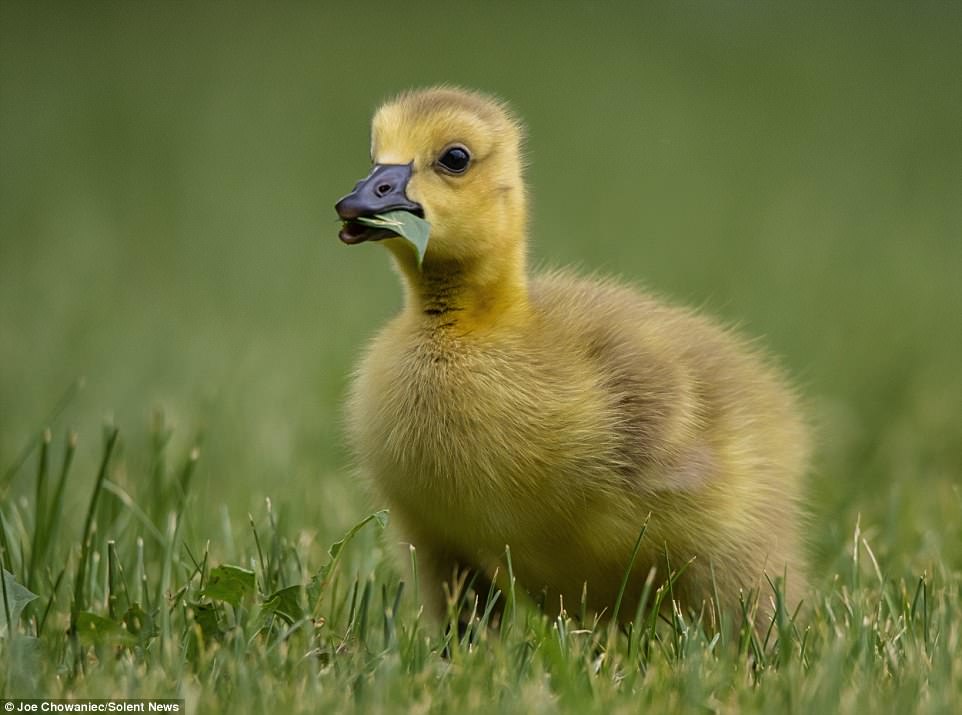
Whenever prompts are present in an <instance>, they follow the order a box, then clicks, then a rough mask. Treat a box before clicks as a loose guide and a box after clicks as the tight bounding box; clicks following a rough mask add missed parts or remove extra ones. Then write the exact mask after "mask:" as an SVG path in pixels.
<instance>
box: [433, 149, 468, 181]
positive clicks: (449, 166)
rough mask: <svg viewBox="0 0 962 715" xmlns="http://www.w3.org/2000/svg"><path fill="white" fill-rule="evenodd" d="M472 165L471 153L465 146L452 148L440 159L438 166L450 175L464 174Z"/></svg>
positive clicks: (445, 151) (446, 150)
mask: <svg viewBox="0 0 962 715" xmlns="http://www.w3.org/2000/svg"><path fill="white" fill-rule="evenodd" d="M470 163H471V153H470V152H469V151H468V150H467V149H466V148H464V147H463V146H452V147H448V148H447V149H445V150H444V153H443V154H441V156H440V157H439V158H438V166H439V167H440V168H441V169H443V170H444V171H446V172H448V173H449V174H463V173H464V172H465V171H466V170H467V168H468V164H470Z"/></svg>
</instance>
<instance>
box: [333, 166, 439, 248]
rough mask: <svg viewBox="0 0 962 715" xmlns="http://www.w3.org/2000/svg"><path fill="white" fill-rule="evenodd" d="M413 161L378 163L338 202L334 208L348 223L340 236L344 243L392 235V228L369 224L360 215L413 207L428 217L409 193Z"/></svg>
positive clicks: (415, 211)
mask: <svg viewBox="0 0 962 715" xmlns="http://www.w3.org/2000/svg"><path fill="white" fill-rule="evenodd" d="M411 172H412V164H375V165H374V169H373V170H372V171H371V173H370V174H368V175H367V176H366V177H365V178H363V179H361V180H360V181H359V182H357V186H355V187H354V191H352V192H351V193H349V194H348V195H347V196H345V197H344V198H342V199H341V200H340V201H338V202H337V203H336V204H334V210H335V211H337V215H338V216H339V217H340V219H341V220H342V221H344V226H343V227H342V228H341V231H340V233H339V234H338V236H339V237H340V239H341V240H342V241H344V243H352V244H353V243H362V242H363V241H376V240H380V239H382V238H386V237H388V236H392V235H394V234H392V233H391V232H390V231H385V230H384V229H378V228H372V227H370V226H365V225H364V224H362V223H360V222H358V221H357V220H356V219H358V218H360V217H362V216H373V215H374V214H381V213H385V212H387V211H410V212H411V213H413V214H417V215H418V216H421V217H422V218H423V217H424V209H423V208H422V207H421V204H419V203H417V202H416V201H411V199H409V198H408V197H407V194H406V193H405V191H406V190H407V185H408V181H410V180H411Z"/></svg>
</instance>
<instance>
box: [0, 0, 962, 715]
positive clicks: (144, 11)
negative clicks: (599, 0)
mask: <svg viewBox="0 0 962 715" xmlns="http://www.w3.org/2000/svg"><path fill="white" fill-rule="evenodd" d="M449 12H452V13H453V11H449ZM439 13H440V10H439V9H438V7H437V6H436V5H434V4H430V5H429V4H421V3H417V2H414V3H409V4H407V5H405V6H404V7H403V8H401V7H394V6H391V7H386V6H385V7H383V8H375V7H373V6H368V7H354V6H351V7H347V6H345V7H336V6H334V5H333V4H318V5H317V6H307V5H304V6H302V5H294V4H285V5H283V6H281V5H277V6H272V7H269V8H268V7H267V6H260V5H256V4H237V5H198V6H176V7H175V6H170V5H167V4H163V3H136V4H135V3H128V4H116V5H109V4H95V5H87V6H85V7H80V6H75V5H74V4H70V3H64V4H58V3H48V4H43V5H40V4H37V3H32V2H13V1H5V2H3V3H0V539H2V540H0V556H2V565H3V569H4V577H3V579H2V580H0V586H2V589H0V591H2V594H0V699H2V698H8V697H98V698H106V697H118V698H119V697H177V698H183V699H185V700H186V702H187V705H188V712H190V713H194V712H231V711H255V712H257V711H263V712H302V711H303V712H332V711H334V712H339V711H342V710H351V709H358V710H362V711H372V712H379V711H414V712H446V711H449V710H450V711H462V712H467V711H476V712H501V711H503V712H524V713H527V712H557V711H565V712H592V711H594V712H605V713H607V712H622V711H624V712H629V711H632V712H635V711H642V710H651V711H653V712H682V711H692V712H731V713H735V712H738V713H743V712H749V713H750V712H756V711H774V712H808V711H812V712H836V711H837V712H847V713H866V712H873V713H874V712H893V713H894V712H898V713H903V712H933V713H935V712H946V713H954V712H958V711H959V710H960V708H962V370H960V369H959V367H958V364H959V358H958V356H959V355H960V354H962V318H960V316H962V280H960V278H959V275H960V271H962V240H960V238H962V202H960V201H959V197H960V196H962V171H960V167H962V121H960V118H962V92H960V91H959V87H958V77H959V76H960V75H962V48H960V45H959V42H958V37H959V34H960V31H962V10H960V8H959V6H957V5H950V4H942V3H931V4H928V3H917V4H912V5H911V6H909V5H905V6H901V5H896V4H892V6H889V5H887V4H878V3H873V4H866V5H864V6H860V5H859V4H857V3H855V4H850V5H847V6H846V7H845V8H843V9H840V8H831V7H830V6H828V5H825V6H817V5H809V4H806V5H805V6H801V5H799V6H797V7H792V6H789V5H787V4H785V5H778V6H772V7H764V6H753V5H729V4H724V5H720V4H704V5H696V4H694V3H670V4H647V5H645V6H636V4H633V3H624V4H623V6H622V7H620V8H617V9H615V8H606V9H604V10H602V9H599V8H596V7H594V6H592V5H584V6H571V7H566V8H565V9H564V11H561V10H560V9H558V8H557V7H555V6H553V5H552V6H547V5H546V6H540V5H538V4H536V3H525V4H523V5H521V6H520V7H510V6H508V5H507V4H505V5H500V4H498V3H495V4H494V5H483V6H482V5H481V4H478V5H472V6H468V7H465V8H461V9H460V10H458V11H457V13H456V15H455V14H450V15H446V16H445V15H441V14H439ZM442 81H448V82H455V83H459V84H464V85H466V86H471V87H478V88H480V89H484V90H487V91H493V92H496V93H498V94H500V95H502V96H504V97H505V98H506V99H508V100H510V101H511V102H512V104H513V105H514V107H515V108H516V109H517V110H518V112H519V114H520V115H521V116H523V117H524V118H525V120H526V122H527V124H528V129H529V139H528V144H527V147H528V152H529V158H530V167H529V171H528V179H529V182H530V188H531V191H532V198H533V207H532V248H531V255H532V258H533V262H534V263H535V264H536V265H543V266H558V265H576V266H580V267H582V268H583V269H584V270H585V271H586V272H590V271H597V272H600V273H611V274H616V275H619V276H621V277H622V278H623V279H625V280H626V281H628V282H631V283H634V284H637V285H645V286H647V287H649V288H651V289H652V290H655V291H656V292H658V293H660V294H663V295H666V296H670V297H671V298H672V299H674V300H676V301H678V302H681V303H685V304H689V305H697V306H702V307H703V308H704V310H706V311H707V312H709V313H711V314H713V315H717V316H718V317H719V318H720V319H722V320H725V321H729V322H731V323H737V324H739V325H740V326H741V327H742V329H743V330H744V331H745V332H747V333H749V334H751V335H756V336H759V337H760V339H761V340H762V341H763V343H764V344H765V345H766V346H767V347H768V348H770V349H771V351H772V352H774V353H775V354H777V355H779V356H780V357H781V359H782V362H783V363H784V365H785V366H786V368H787V369H788V371H789V372H790V373H791V374H793V375H794V376H796V379H797V381H798V383H799V385H800V391H801V392H802V394H803V395H804V396H805V398H806V401H807V407H808V410H809V414H810V416H811V419H812V422H813V424H814V425H815V428H816V432H817V442H818V447H817V457H816V460H815V463H814V464H813V466H812V470H811V478H810V489H809V503H810V512H811V520H810V523H809V526H808V529H809V543H810V552H811V563H812V572H813V574H814V583H813V593H812V594H811V597H810V598H809V599H808V601H807V603H806V604H805V605H804V606H803V608H802V610H801V611H800V612H798V613H789V612H786V611H784V610H783V609H782V610H779V611H778V613H777V616H776V619H775V621H774V622H773V623H772V626H771V628H769V629H761V630H754V629H752V628H749V627H748V626H747V625H746V624H747V623H748V622H749V619H748V618H746V612H747V611H750V609H751V596H746V602H745V609H744V611H739V612H734V613H718V612H716V611H715V610H714V609H713V607H712V606H711V605H708V606H706V608H705V609H703V610H702V611H701V612H698V613H683V612H677V611H676V612H674V613H671V612H670V611H669V612H668V613H669V615H668V616H667V617H656V616H653V615H652V614H653V613H658V612H659V611H658V609H657V608H656V609H654V610H652V609H645V610H641V611H640V612H639V613H637V614H635V618H634V621H633V623H632V625H631V626H630V627H628V628H625V629H623V630H618V629H615V628H612V627H610V626H608V625H606V624H604V623H601V624H595V623H593V622H590V621H586V620H584V619H581V618H580V617H579V608H578V605H577V604H569V611H570V612H569V613H568V614H565V615H563V616H562V617H560V618H557V619H553V618H548V617H547V616H545V615H543V614H542V613H541V611H540V610H539V609H538V608H537V605H536V604H533V603H531V602H530V599H528V598H527V597H526V596H525V595H524V594H523V593H521V592H520V590H519V591H518V592H509V593H492V594H488V593H484V594H479V597H478V599H477V601H476V602H475V600H474V599H472V598H466V599H462V600H456V601H454V602H452V604H451V610H452V617H456V616H455V613H456V612H458V611H460V613H461V617H462V619H465V620H467V622H468V624H467V627H466V628H465V629H462V630H463V633H462V634H461V635H460V636H457V637H453V636H451V635H450V633H451V631H449V630H447V629H445V628H444V627H443V626H439V625H437V624H433V623H431V622H430V621H428V620H427V619H426V618H424V617H423V616H422V615H420V613H419V607H418V603H417V602H416V599H415V597H414V595H413V594H414V593H415V591H416V588H415V584H414V583H411V582H410V581H411V579H410V578H409V577H408V576H407V575H406V573H405V572H404V571H402V570H401V569H399V568H398V567H397V565H396V564H393V563H391V562H390V561H389V560H388V559H387V558H386V556H385V555H386V553H387V552H388V550H389V548H390V547H391V545H390V544H386V543H385V540H384V538H383V529H382V525H383V523H384V521H385V520H386V519H389V518H390V515H386V514H384V513H383V512H380V511H379V509H381V507H382V505H379V504H377V503H375V502H373V501H372V500H370V499H369V498H368V497H367V495H366V494H365V493H364V490H363V488H362V487H361V485H360V484H359V482H358V480H357V479H356V477H355V475H354V472H353V469H352V461H351V457H350V455H349V454H348V453H347V452H346V450H345V447H344V438H343V428H342V412H341V404H342V400H343V395H344V391H345V386H346V384H347V381H348V379H349V376H350V374H351V370H352V369H353V367H354V364H355V360H356V358H357V356H358V355H359V353H360V351H361V350H362V349H363V345H364V342H365V340H367V339H368V338H369V337H370V336H371V335H372V334H373V332H374V331H375V330H376V329H377V327H378V326H379V325H380V324H381V323H382V322H383V321H384V320H386V319H387V318H388V317H389V316H390V315H391V314H392V313H393V312H394V311H395V310H396V309H397V307H398V305H399V301H400V300H401V296H400V291H399V290H398V288H397V280H396V278H395V276H393V275H392V272H391V271H390V269H389V267H388V259H387V257H386V255H385V254H384V252H383V251H381V250H379V249H378V248H377V247H374V246H360V247H357V248H347V247H345V246H343V245H341V244H340V243H339V242H338V241H337V239H336V232H337V224H336V222H335V217H334V213H333V209H332V206H333V203H334V201H335V200H336V199H337V198H338V197H339V196H341V195H342V194H344V193H346V192H347V191H348V190H350V188H351V187H352V186H353V184H354V182H355V181H356V180H357V179H358V178H359V177H360V176H361V175H362V174H363V173H364V172H365V171H366V168H367V152H368V149H367V147H368V138H367V132H368V127H367V122H368V120H369V117H370V114H371V111H372V109H373V107H374V106H375V105H376V104H377V102H378V101H379V100H380V99H381V98H383V97H385V96H387V95H389V94H391V93H392V92H396V91H398V90H399V89H402V88H406V87H409V86H418V85H425V84H432V83H437V82H442ZM507 556H508V555H507V554H506V558H505V563H504V567H505V568H506V569H507V568H508V567H509V560H508V558H507ZM412 558H413V560H414V562H415V563H416V554H414V555H413V556H412ZM670 595H671V594H670V593H669V592H666V591H652V592H650V593H649V598H648V603H649V604H656V603H658V602H664V601H665V600H668V601H669V602H670ZM770 595H771V594H770V593H765V594H762V597H765V598H768V597H770ZM495 598H496V599H497V601H498V605H499V606H500V605H503V606H504V608H505V615H504V618H503V619H501V620H500V621H499V622H497V623H496V624H494V625H492V624H491V623H490V620H491V611H490V610H489V605H490V604H491V602H492V600H493V599H495ZM661 613H663V614H664V613H666V611H664V610H662V611H661ZM719 621H721V622H724V623H725V624H727V627H724V628H720V629H719V628H717V627H716V624H718V623H719Z"/></svg>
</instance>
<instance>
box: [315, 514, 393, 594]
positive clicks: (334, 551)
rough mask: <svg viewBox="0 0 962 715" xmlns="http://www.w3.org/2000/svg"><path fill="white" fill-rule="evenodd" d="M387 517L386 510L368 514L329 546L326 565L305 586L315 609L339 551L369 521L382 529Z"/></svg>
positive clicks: (385, 524)
mask: <svg viewBox="0 0 962 715" xmlns="http://www.w3.org/2000/svg"><path fill="white" fill-rule="evenodd" d="M387 517H388V512H387V509H382V510H381V511H377V512H374V513H373V514H368V515H367V516H366V517H364V518H363V519H361V520H360V521H359V522H357V523H356V524H355V525H354V526H352V527H351V528H350V529H348V531H347V533H346V534H344V537H343V538H342V539H341V540H340V541H335V542H334V543H333V544H331V546H330V547H329V548H328V550H327V556H328V560H327V563H326V564H324V566H322V567H321V570H320V571H318V572H317V574H316V575H315V576H314V577H313V578H312V579H311V582H310V583H309V584H308V586H307V596H308V599H309V602H310V603H314V604H315V606H314V607H315V609H316V608H317V605H318V604H319V602H320V601H319V598H320V595H321V590H322V589H323V588H324V586H325V584H326V583H327V579H328V578H330V576H331V572H332V571H333V570H334V567H335V566H336V565H337V562H338V559H339V558H340V555H341V551H342V550H343V549H344V547H345V546H346V545H347V544H348V542H350V540H351V539H353V538H354V535H355V534H357V532H359V531H360V530H361V529H363V528H364V527H365V525H367V523H368V522H370V521H376V522H377V523H378V526H380V527H381V528H382V529H383V528H384V527H385V526H387Z"/></svg>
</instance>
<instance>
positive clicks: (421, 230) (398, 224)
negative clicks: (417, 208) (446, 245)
mask: <svg viewBox="0 0 962 715" xmlns="http://www.w3.org/2000/svg"><path fill="white" fill-rule="evenodd" d="M357 220H358V222H360V223H363V224H364V225H365V226H373V227H374V228H384V229H387V230H388V231H393V232H394V233H396V234H397V235H398V236H400V237H401V238H403V239H405V240H407V242H408V243H410V244H411V246H412V247H413V248H414V252H415V253H416V254H417V257H418V266H420V265H421V263H422V262H423V261H424V252H425V251H426V250H427V249H428V236H429V234H430V233H431V224H429V223H428V222H427V221H425V220H424V219H423V218H421V217H420V216H415V215H414V214H413V213H411V212H410V211H388V212H387V213H383V214H376V215H374V216H361V217H360V218H358V219H357Z"/></svg>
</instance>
